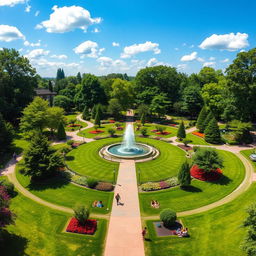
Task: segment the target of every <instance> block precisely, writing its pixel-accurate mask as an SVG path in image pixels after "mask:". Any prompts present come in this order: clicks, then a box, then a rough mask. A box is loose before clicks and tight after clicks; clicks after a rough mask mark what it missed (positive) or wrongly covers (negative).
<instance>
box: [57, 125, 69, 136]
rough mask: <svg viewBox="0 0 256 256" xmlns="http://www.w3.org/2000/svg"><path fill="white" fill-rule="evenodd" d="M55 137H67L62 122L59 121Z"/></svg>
mask: <svg viewBox="0 0 256 256" xmlns="http://www.w3.org/2000/svg"><path fill="white" fill-rule="evenodd" d="M57 138H58V140H65V139H66V138H67V135H66V132H65V128H64V125H63V123H62V122H59V126H58V130H57Z"/></svg>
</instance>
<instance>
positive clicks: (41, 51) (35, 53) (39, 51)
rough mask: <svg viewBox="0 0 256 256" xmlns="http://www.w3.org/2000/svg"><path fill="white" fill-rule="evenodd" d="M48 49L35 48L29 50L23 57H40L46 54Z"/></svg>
mask: <svg viewBox="0 0 256 256" xmlns="http://www.w3.org/2000/svg"><path fill="white" fill-rule="evenodd" d="M49 52H50V51H46V50H44V49H35V50H32V51H30V52H29V53H28V54H27V55H25V57H27V58H29V59H40V58H42V57H44V56H47V55H48V54H49Z"/></svg>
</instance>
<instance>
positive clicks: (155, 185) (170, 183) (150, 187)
mask: <svg viewBox="0 0 256 256" xmlns="http://www.w3.org/2000/svg"><path fill="white" fill-rule="evenodd" d="M177 185H179V181H178V178H177V177H171V178H169V179H167V180H163V181H159V182H147V183H144V184H142V185H141V189H142V190H143V191H155V190H160V189H166V188H170V187H175V186H177Z"/></svg>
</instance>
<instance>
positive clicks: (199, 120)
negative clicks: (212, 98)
mask: <svg viewBox="0 0 256 256" xmlns="http://www.w3.org/2000/svg"><path fill="white" fill-rule="evenodd" d="M207 114H208V112H207V109H206V106H203V108H202V109H201V111H200V113H199V115H198V118H197V122H196V128H197V129H198V130H199V132H204V123H205V119H206V117H207Z"/></svg>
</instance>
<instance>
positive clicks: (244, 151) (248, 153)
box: [241, 149, 256, 172]
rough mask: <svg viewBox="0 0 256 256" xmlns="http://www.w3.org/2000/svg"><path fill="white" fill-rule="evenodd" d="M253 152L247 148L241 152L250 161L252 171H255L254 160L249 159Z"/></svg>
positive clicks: (255, 163)
mask: <svg viewBox="0 0 256 256" xmlns="http://www.w3.org/2000/svg"><path fill="white" fill-rule="evenodd" d="M253 152H254V150H253V149H247V150H242V151H241V153H242V154H243V155H244V156H245V157H246V158H247V159H248V160H249V161H250V162H251V164H252V165H253V167H254V171H255V172H256V162H254V161H252V160H251V159H250V155H251V154H252V153H253Z"/></svg>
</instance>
